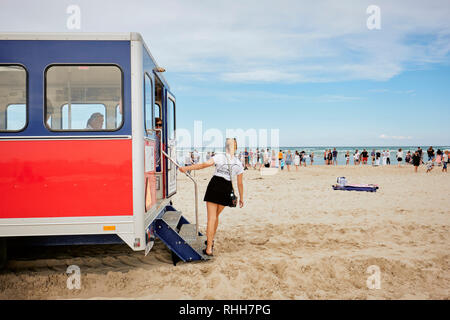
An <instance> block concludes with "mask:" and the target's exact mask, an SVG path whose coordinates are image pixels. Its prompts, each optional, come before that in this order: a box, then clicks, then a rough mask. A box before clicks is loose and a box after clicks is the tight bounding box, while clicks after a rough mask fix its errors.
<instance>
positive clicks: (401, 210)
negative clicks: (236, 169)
mask: <svg viewBox="0 0 450 320" xmlns="http://www.w3.org/2000/svg"><path fill="white" fill-rule="evenodd" d="M212 170H213V168H208V169H206V170H203V171H197V172H196V173H195V178H196V179H197V180H198V182H199V195H200V197H199V198H200V201H199V214H200V219H199V220H200V231H202V232H204V230H205V226H206V208H205V204H204V202H203V195H204V192H205V190H206V186H207V183H208V181H209V179H210V177H211V175H212V172H213V171H212ZM425 170H426V169H425V167H424V166H422V167H421V168H420V170H419V171H420V172H419V173H417V174H414V172H413V168H412V167H411V166H404V167H402V168H398V167H396V166H391V167H379V168H375V167H371V166H367V167H355V166H349V167H345V166H338V167H332V166H313V167H309V166H308V167H306V168H300V169H299V171H298V172H295V169H294V170H292V169H291V172H287V171H286V169H285V170H284V171H282V172H279V173H278V174H276V175H274V176H261V175H260V173H259V171H257V170H255V171H254V170H248V171H245V174H244V187H245V206H244V208H242V209H239V208H226V209H225V210H224V212H223V213H222V215H221V217H220V224H219V230H218V234H217V238H216V241H215V251H214V254H215V257H214V259H213V260H211V261H207V262H196V263H179V264H178V265H177V266H176V267H174V266H173V265H172V262H171V255H170V252H169V250H168V249H167V248H166V247H165V246H164V245H163V244H162V243H161V242H160V241H158V242H157V243H156V244H155V246H154V248H153V249H152V251H151V252H150V253H149V255H148V256H147V257H144V253H143V252H132V251H131V249H129V248H128V247H127V246H126V245H123V246H121V245H115V246H101V247H86V246H78V247H73V248H47V249H42V250H37V251H35V252H32V253H30V252H28V253H17V254H16V256H15V257H13V258H12V260H11V261H9V264H8V265H7V269H6V270H5V271H3V272H1V273H0V299H109V298H111V299H115V298H121V299H449V297H450V268H449V267H450V264H449V263H450V246H449V243H450V232H449V231H450V200H449V190H450V176H449V175H448V174H445V173H442V172H441V171H440V168H435V169H434V170H433V171H432V172H430V173H428V174H427V173H425ZM341 176H345V177H346V178H347V180H348V181H349V182H350V183H373V184H378V185H379V186H380V189H379V190H378V191H377V192H376V193H368V192H348V191H334V190H333V189H332V188H331V185H332V184H334V183H335V182H336V178H337V177H341ZM174 206H175V207H176V208H177V209H178V210H181V211H182V212H183V213H184V215H185V217H186V218H187V219H188V220H189V221H191V222H193V221H194V220H195V219H194V209H193V208H194V197H193V189H192V183H191V182H190V181H189V180H188V179H187V178H186V177H185V176H184V175H182V174H179V179H178V193H177V194H176V196H175V198H174ZM72 264H75V265H78V266H79V267H80V269H81V289H80V290H69V289H67V287H66V281H67V278H68V276H67V275H66V274H65V271H66V268H67V266H69V265H72ZM372 265H375V266H378V267H379V269H380V281H381V282H380V289H369V288H368V286H367V283H366V282H367V279H368V277H369V276H370V274H369V273H367V268H368V267H369V266H372Z"/></svg>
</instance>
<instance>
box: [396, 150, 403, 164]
mask: <svg viewBox="0 0 450 320" xmlns="http://www.w3.org/2000/svg"><path fill="white" fill-rule="evenodd" d="M402 161H403V151H402V148H400V149H398V151H397V162H398V166H399V167H401V166H402Z"/></svg>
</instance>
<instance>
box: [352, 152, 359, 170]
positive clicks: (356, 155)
mask: <svg viewBox="0 0 450 320" xmlns="http://www.w3.org/2000/svg"><path fill="white" fill-rule="evenodd" d="M353 164H354V165H355V166H356V165H358V164H359V151H358V149H356V151H355V153H354V154H353Z"/></svg>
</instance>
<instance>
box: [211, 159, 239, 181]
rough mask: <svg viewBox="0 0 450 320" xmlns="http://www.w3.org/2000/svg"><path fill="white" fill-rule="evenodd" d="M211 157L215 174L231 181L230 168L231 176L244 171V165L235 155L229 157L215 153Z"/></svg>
mask: <svg viewBox="0 0 450 320" xmlns="http://www.w3.org/2000/svg"><path fill="white" fill-rule="evenodd" d="M212 159H213V160H214V165H215V166H216V171H215V172H214V175H215V176H218V177H222V178H224V179H226V180H228V181H231V178H230V170H231V173H232V175H233V177H234V176H237V175H238V174H241V173H243V172H244V166H243V165H242V162H241V161H239V159H238V158H237V157H233V158H232V159H231V158H230V156H229V155H225V154H216V155H215V156H214V157H212Z"/></svg>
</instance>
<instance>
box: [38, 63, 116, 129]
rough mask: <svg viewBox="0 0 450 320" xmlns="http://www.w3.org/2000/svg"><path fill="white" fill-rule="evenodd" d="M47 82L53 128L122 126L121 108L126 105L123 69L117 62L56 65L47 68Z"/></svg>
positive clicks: (49, 110)
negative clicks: (114, 63)
mask: <svg viewBox="0 0 450 320" xmlns="http://www.w3.org/2000/svg"><path fill="white" fill-rule="evenodd" d="M45 83H46V85H45V96H46V105H45V119H48V118H50V117H51V119H52V121H51V122H50V123H51V125H50V126H49V124H48V123H46V125H47V127H48V128H49V129H50V130H52V131H115V130H118V129H119V128H120V127H121V126H122V123H123V115H122V113H121V112H120V110H118V109H117V108H118V107H119V108H120V106H121V105H122V71H121V70H120V69H119V68H118V67H117V66H106V65H103V66H92V65H89V66H80V65H76V66H74V65H71V66H68V65H53V66H50V67H49V68H47V70H46V72H45ZM56 106H62V107H60V108H59V107H56ZM118 111H119V112H118ZM107 115H108V116H107Z"/></svg>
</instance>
